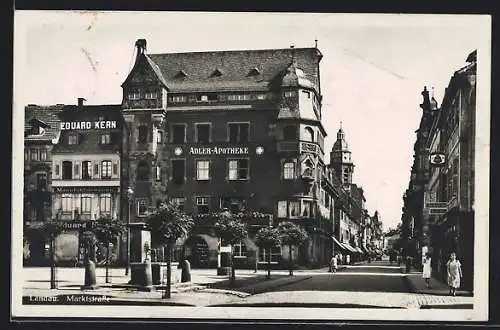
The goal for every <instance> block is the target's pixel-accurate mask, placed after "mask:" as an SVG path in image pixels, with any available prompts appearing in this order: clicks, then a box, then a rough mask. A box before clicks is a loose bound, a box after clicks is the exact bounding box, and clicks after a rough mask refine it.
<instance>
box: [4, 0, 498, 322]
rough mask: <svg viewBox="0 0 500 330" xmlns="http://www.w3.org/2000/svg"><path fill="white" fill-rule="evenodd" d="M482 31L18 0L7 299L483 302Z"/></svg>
mask: <svg viewBox="0 0 500 330" xmlns="http://www.w3.org/2000/svg"><path fill="white" fill-rule="evenodd" d="M490 44H491V17H490V16H488V15H445V14H382V13H381V14H354V13H353V14H333V13H285V12H283V13H264V12H262V13H260V12H194V11H193V12H188V11H185V12H182V11H179V12H169V11H156V12H147V11H144V12H140V11H136V12H120V11H115V12H112V11H28V10H17V11H15V14H14V96H13V100H14V102H13V135H12V141H13V153H12V155H13V156H12V157H13V166H12V182H13V185H12V196H13V198H12V218H11V228H12V230H11V235H12V248H11V251H12V254H11V265H12V267H11V272H12V274H11V275H12V276H11V315H12V316H13V317H21V318H31V317H36V318H42V319H43V318H44V317H50V318H62V319H65V318H88V319H92V318H109V319H114V320H120V319H121V318H123V319H145V318H149V319H158V320H161V319H179V320H180V319H182V320H192V321H196V320H220V319H224V320H275V321H276V320H277V321H279V320H292V321H293V320H295V321H307V320H319V321H336V320H368V321H394V320H396V321H413V320H415V321H486V320H487V319H488V286H489V283H488V278H489V277H488V271H489V270H488V267H489V266H488V262H489V251H488V246H489V245H488V244H489V233H488V228H489V227H488V226H489V223H488V221H489V200H490V198H489V167H490V159H489V157H490V93H491V91H490V74H491V72H490V71H491V46H490ZM21 128H23V129H21ZM23 154H24V157H23Z"/></svg>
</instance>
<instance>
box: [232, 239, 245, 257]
mask: <svg viewBox="0 0 500 330" xmlns="http://www.w3.org/2000/svg"><path fill="white" fill-rule="evenodd" d="M233 257H235V258H246V257H247V246H246V245H245V243H243V242H241V241H240V242H238V243H236V244H233Z"/></svg>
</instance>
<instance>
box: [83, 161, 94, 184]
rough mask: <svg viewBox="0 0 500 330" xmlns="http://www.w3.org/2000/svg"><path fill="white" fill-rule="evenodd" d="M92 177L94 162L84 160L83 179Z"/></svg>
mask: <svg viewBox="0 0 500 330" xmlns="http://www.w3.org/2000/svg"><path fill="white" fill-rule="evenodd" d="M91 178H92V162H91V161H88V160H86V161H83V162H82V180H90V179H91Z"/></svg>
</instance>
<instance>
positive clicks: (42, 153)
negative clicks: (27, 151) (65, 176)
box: [40, 148, 47, 162]
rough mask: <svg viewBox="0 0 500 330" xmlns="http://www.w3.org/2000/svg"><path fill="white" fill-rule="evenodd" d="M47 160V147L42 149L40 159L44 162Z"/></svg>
mask: <svg viewBox="0 0 500 330" xmlns="http://www.w3.org/2000/svg"><path fill="white" fill-rule="evenodd" d="M46 160H47V149H45V148H42V149H40V161H42V162H44V161H46Z"/></svg>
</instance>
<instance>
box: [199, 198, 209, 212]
mask: <svg viewBox="0 0 500 330" xmlns="http://www.w3.org/2000/svg"><path fill="white" fill-rule="evenodd" d="M209 199H210V198H209V197H196V210H197V213H198V214H206V213H208V212H210V207H209Z"/></svg>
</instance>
